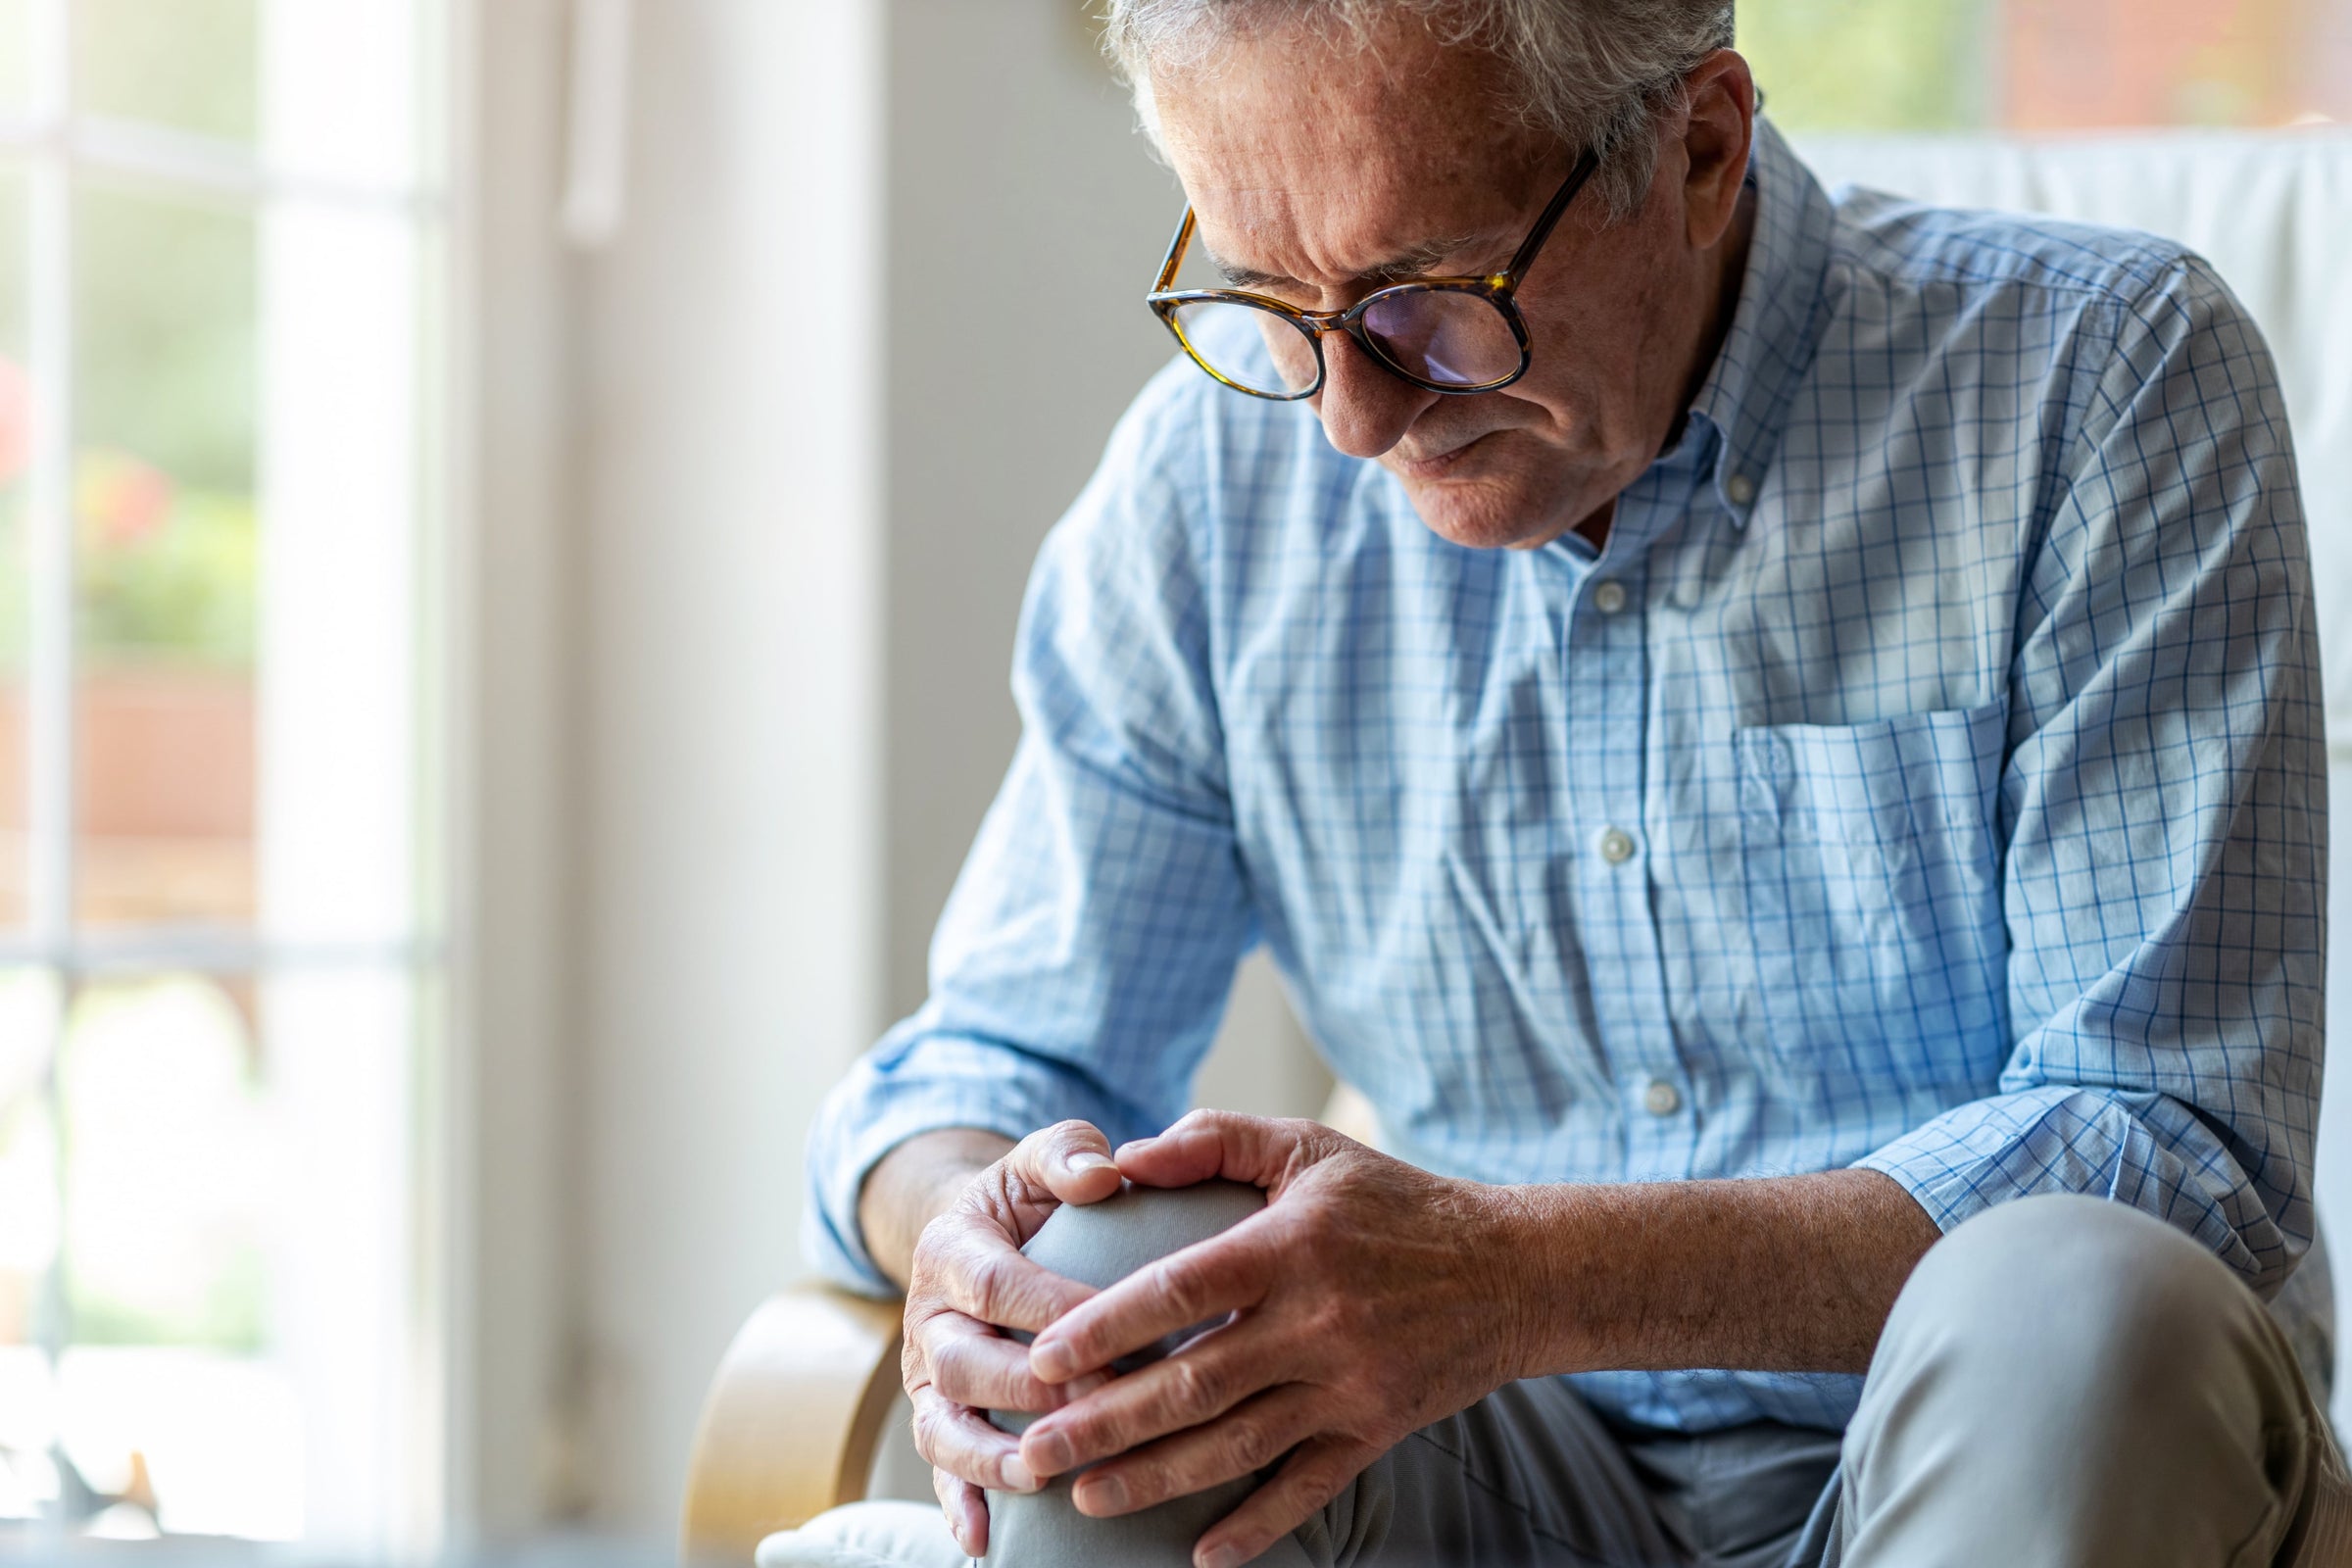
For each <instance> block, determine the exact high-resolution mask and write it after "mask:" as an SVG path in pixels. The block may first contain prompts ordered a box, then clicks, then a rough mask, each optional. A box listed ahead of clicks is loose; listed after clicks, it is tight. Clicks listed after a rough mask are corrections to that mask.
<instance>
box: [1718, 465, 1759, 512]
mask: <svg viewBox="0 0 2352 1568" xmlns="http://www.w3.org/2000/svg"><path fill="white" fill-rule="evenodd" d="M1723 493H1724V494H1725V495H1727V496H1730V497H1731V498H1732V505H1733V506H1735V507H1744V506H1746V505H1747V504H1748V503H1749V502H1751V501H1753V500H1755V499H1756V481H1755V480H1753V479H1750V478H1749V477H1748V476H1747V475H1746V474H1744V473H1735V474H1733V475H1732V476H1731V477H1730V478H1729V479H1726V480H1724V481H1723Z"/></svg>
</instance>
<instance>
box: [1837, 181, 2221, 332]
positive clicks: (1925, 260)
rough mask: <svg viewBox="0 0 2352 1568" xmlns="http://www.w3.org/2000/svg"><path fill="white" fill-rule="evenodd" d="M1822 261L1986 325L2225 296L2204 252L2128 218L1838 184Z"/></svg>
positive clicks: (1872, 287) (2139, 312)
mask: <svg viewBox="0 0 2352 1568" xmlns="http://www.w3.org/2000/svg"><path fill="white" fill-rule="evenodd" d="M1833 202H1834V207H1835V212H1836V221H1835V231H1834V236H1833V239H1832V246H1831V254H1832V266H1833V268H1834V269H1835V270H1837V271H1838V272H1839V273H1840V274H1842V275H1841V281H1842V282H1843V283H1844V284H1845V285H1846V286H1847V288H1848V289H1855V290H1859V291H1861V292H1863V293H1865V294H1869V295H1875V296H1877V297H1879V298H1881V299H1886V298H1888V297H1902V296H1910V297H1914V298H1918V299H1921V300H1922V301H1923V303H1926V302H1928V301H1930V300H1933V301H1934V302H1936V303H1937V304H1940V305H1942V306H1943V307H1944V308H1946V309H1950V310H1956V311H1958V312H1961V313H1964V314H1966V315H1968V316H1970V317H1972V318H1974V319H1978V320H1980V321H1983V322H1985V324H1987V325H1989V324H1992V323H1993V322H1994V321H1998V322H1999V323H2000V324H2002V325H2020V326H2022V325H2026V324H2028V323H2030V322H2032V321H2034V320H2035V319H2041V320H2057V319H2080V318H2081V317H2082V316H2083V314H2084V313H2085V312H2086V311H2088V312H2090V313H2092V314H2094V315H2098V316H2102V317H2104V318H2106V319H2110V320H2116V321H2119V322H2120V321H2121V320H2123V319H2128V318H2132V317H2139V318H2145V317H2147V316H2148V315H2150V314H2151V313H2152V312H2165V311H2169V310H2173V309H2178V308H2179V307H2180V306H2181V305H2183V304H2186V303H2189V302H2202V301H2213V300H2227V298H2228V291H2227V290H2226V289H2224V288H2223V287H2222V286H2221V284H2220V281H2219V279H2218V278H2217V277H2216V276H2215V275H2214V272H2213V270H2212V268H2211V267H2210V266H2209V265H2208V264H2207V263H2206V262H2205V260H2204V259H2203V258H2202V257H2200V256H2198V255H2197V254H2196V253H2195V252H2194V251H2192V250H2190V249H2189V248H2188V247H2187V246H2185V245H2182V244H2180V243H2179V242H2178V241H2176V240H2171V239H2167V238H2165V237H2163V236H2162V235H2158V234H2150V233H2146V232H2143V231H2141V230H2138V229H2131V228H2114V227H2107V226H2103V225H2100V224H2096V223H2082V222H2075V221H2067V220H2063V219H2056V218H2047V217H2042V216H2038V215H2034V214H2027V213H2012V212H1996V211H1991V210H1986V209H1978V208H1965V207H1939V206H1935V205H1931V204H1929V203H1925V202H1920V201H1915V200H1912V199H1910V198H1908V197H1902V196H1893V195H1888V194H1887V193H1886V192H1884V191H1877V190H1870V189H1865V188H1860V187H1846V188H1843V189H1840V190H1838V191H1837V192H1836V193H1835V195H1834V197H1833Z"/></svg>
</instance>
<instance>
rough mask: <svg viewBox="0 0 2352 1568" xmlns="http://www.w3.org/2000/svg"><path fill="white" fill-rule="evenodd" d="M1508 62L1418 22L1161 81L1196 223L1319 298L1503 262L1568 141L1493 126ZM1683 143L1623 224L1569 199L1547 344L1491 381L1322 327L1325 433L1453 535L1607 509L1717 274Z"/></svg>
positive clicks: (1673, 398) (1227, 61)
mask: <svg viewBox="0 0 2352 1568" xmlns="http://www.w3.org/2000/svg"><path fill="white" fill-rule="evenodd" d="M1496 70H1497V68H1496V67H1495V64H1494V62H1493V61H1492V60H1491V59H1489V58H1488V57H1486V56H1484V55H1482V54H1479V53H1477V52H1475V51H1472V50H1468V49H1462V48H1445V47H1442V46H1440V45H1439V44H1437V43H1436V42H1435V41H1433V40H1432V39H1431V38H1430V37H1429V36H1428V35H1427V33H1426V32H1425V31H1423V30H1422V29H1420V28H1419V27H1418V26H1417V25H1413V24H1412V23H1410V22H1405V23H1402V24H1400V25H1397V26H1396V27H1394V28H1392V29H1391V30H1390V31H1389V32H1388V33H1387V34H1385V35H1384V36H1381V37H1379V38H1377V39H1376V40H1375V44H1374V47H1372V48H1370V49H1366V50H1362V51H1355V50H1351V49H1332V48H1330V47H1327V46H1326V45H1324V44H1322V43H1321V42H1319V41H1318V40H1316V39H1315V38H1313V37H1312V36H1309V35H1303V34H1300V33H1298V32H1294V31H1287V30H1282V29H1274V30H1269V31H1266V32H1262V33H1256V34H1252V35H1249V36H1246V37H1243V38H1241V39H1239V40H1237V41H1235V42H1233V43H1231V44H1230V45H1228V46H1227V47H1226V48H1225V49H1224V50H1223V51H1222V52H1221V53H1220V54H1219V55H1218V56H1217V57H1216V59H1215V60H1214V61H1213V62H1212V64H1211V65H1210V67H1209V69H1206V70H1202V71H1199V72H1194V73H1184V74H1181V75H1177V76H1173V77H1168V78H1165V79H1159V78H1155V79H1154V82H1153V90H1154V97H1155V100H1156V106H1157V110H1158V114H1159V121H1160V131H1161V139H1162V141H1163V143H1164V145H1165V147H1166V149H1167V154H1168V158H1169V161H1170V162H1171V163H1172V164H1174V166H1175V169H1176V172H1177V174H1178V176H1179V177H1180V178H1182V180H1183V181H1184V188H1185V192H1186V194H1187V195H1188V196H1189V197H1190V198H1191V200H1192V204H1193V209H1194V212H1195V214H1196V217H1197V221H1198V236H1199V237H1198V239H1197V240H1196V243H1197V244H1203V245H1205V246H1206V248H1207V250H1208V252H1209V254H1210V255H1211V256H1212V257H1213V258H1214V260H1215V262H1216V263H1217V264H1218V265H1219V266H1220V267H1221V268H1222V269H1223V270H1224V271H1225V273H1226V275H1227V277H1228V278H1229V279H1231V280H1233V281H1234V282H1235V284H1236V285H1237V286H1242V287H1247V288H1249V289H1250V290H1252V291H1253V292H1256V293H1261V294H1268V295H1272V296H1274V297H1275V298H1278V299H1281V300H1284V301H1287V302H1289V303H1291V304H1294V305H1299V306H1301V307H1305V308H1308V309H1316V310H1336V309H1339V308H1342V307H1344V306H1347V305H1350V304H1352V303H1354V302H1355V301H1356V300H1357V299H1360V298H1361V297H1362V296H1363V295H1364V294H1366V293H1368V292H1369V291H1370V290H1372V289H1373V288H1376V287H1379V286H1381V285H1382V284H1383V283H1387V282H1394V281H1397V280H1398V276H1397V274H1398V272H1399V271H1400V270H1409V271H1416V272H1418V273H1419V274H1420V275H1425V276H1481V275H1485V274H1488V273H1493V272H1496V271H1499V270H1502V269H1503V268H1504V267H1505V266H1507V265H1508V264H1509V261H1510V258H1511V254H1512V252H1513V251H1514V250H1515V249H1516V248H1517V247H1518V245H1519V242H1520V241H1521V240H1522V239H1523V238H1525V237H1526V234H1527V231H1528V229H1529V228H1530V227H1531V226H1533V224H1534V222H1535V221H1536V219H1537V217H1538V216H1539V215H1540V214H1541V213H1542V211H1543V209H1544V203H1545V202H1546V201H1548V200H1549V199H1550V197H1551V195H1552V193H1553V192H1554V191H1555V190H1556V189H1557V188H1558V186H1559V183H1560V181H1561V180H1562V179H1563V178H1565V177H1566V175H1567V173H1568V171H1569V168H1570V167H1571V165H1572V164H1573V163H1574V162H1575V159H1576V156H1577V151H1578V150H1577V149H1574V148H1565V147H1560V146H1558V145H1556V144H1553V143H1548V142H1546V141H1545V140H1544V139H1542V138H1539V137H1537V136H1535V135H1534V134H1532V133H1529V132H1526V131H1523V130H1515V129H1512V128H1509V127H1507V126H1505V125H1502V124H1500V123H1498V119H1497V117H1496V116H1495V113H1494V111H1493V108H1492V105H1493V103H1494V96H1493V93H1494V88H1495V74H1494V73H1495V72H1496ZM1741 151H1742V152H1743V151H1744V148H1743V147H1742V149H1741ZM1690 162H1691V160H1690V157H1689V155H1688V154H1687V153H1686V151H1685V149H1684V147H1683V146H1682V144H1681V142H1680V140H1679V139H1677V138H1676V137H1674V136H1672V135H1669V136H1668V137H1667V139H1666V141H1665V143H1664V144H1663V145H1662V147H1661V151H1660V157H1659V164H1658V173H1657V179H1656V182H1655V184H1654V185H1653V187H1652V189H1651V191H1650V195H1649V198H1648V200H1647V202H1646V203H1645V204H1644V205H1643V207H1642V210H1641V211H1640V212H1639V213H1637V214H1635V215H1634V216H1633V217H1631V218H1630V219H1628V220H1625V221H1620V222H1616V223H1608V222H1605V221H1603V213H1602V209H1601V205H1600V199H1599V194H1598V192H1597V191H1589V192H1588V193H1586V194H1585V195H1583V196H1580V197H1579V198H1578V200H1577V202H1576V204H1575V205H1574V206H1573V207H1571V208H1570V209H1569V211H1568V214H1567V217H1566V218H1565V219H1564V220H1563V221H1561V223H1560V225H1559V227H1558V228H1556V229H1555V230H1554V231H1553V233H1552V236H1551V239H1550V242H1549V243H1548V244H1547V245H1546V246H1545V247H1544V252H1543V254H1542V255H1541V256H1540V257H1539V258H1538V259H1537V261H1536V264H1535V266H1534V267H1533V269H1531V270H1530V271H1529V272H1528V274H1527V276H1526V278H1525V279H1524V281H1523V282H1522V284H1521V287H1520V289H1519V293H1518V296H1517V298H1518V304H1519V309H1520V312H1521V314H1522V315H1523V316H1524V317H1525V318H1526V320H1527V327H1528V333H1529V336H1530V339H1531V341H1532V344H1533V349H1534V357H1533V360H1532V363H1531V364H1530V366H1529V368H1528V371H1527V374H1526V375H1525V376H1523V377H1521V378H1520V379H1519V380H1518V381H1516V382H1514V383H1512V384H1511V385H1510V386H1507V387H1505V388H1503V389H1502V390H1500V391H1498V392H1486V393H1480V394H1477V395H1474V396H1466V397H1463V396H1452V397H1449V396H1445V395H1442V394H1439V393H1435V392H1427V391H1424V390H1422V389H1421V388H1419V387H1416V386H1412V385H1410V384H1409V383H1407V382H1404V381H1401V380H1399V379H1397V377H1396V376H1394V375H1391V374H1389V373H1388V372H1387V371H1386V370H1384V369H1382V368H1380V367H1379V366H1377V365H1376V364H1374V363H1373V362H1372V361H1371V360H1370V359H1369V358H1367V357H1366V356H1365V354H1364V353H1363V351H1362V350H1361V349H1359V348H1358V347H1357V346H1356V345H1355V344H1354V343H1353V342H1352V341H1350V340H1348V339H1347V338H1345V337H1342V336H1339V335H1336V334H1335V335H1331V336H1327V337H1326V338H1325V339H1324V348H1323V352H1324V360H1325V366H1326V373H1325V380H1324V384H1323V389H1322V390H1321V391H1320V392H1319V393H1317V394H1316V396H1315V397H1314V399H1313V400H1312V402H1313V405H1314V407H1315V410H1316V412H1317V413H1318V414H1319V415H1320V416H1321V417H1322V420H1323V426H1324V429H1325V431H1326V432H1327V433H1328V435H1329V436H1330V439H1331V442H1332V444H1333V445H1334V446H1335V447H1337V448H1339V449H1340V450H1341V451H1343V452H1346V453H1348V454H1349V455H1351V456H1355V457H1362V458H1377V459H1379V460H1380V462H1381V463H1382V464H1383V465H1384V466H1386V467H1388V469H1389V470H1390V471H1391V472H1393V473H1395V474H1396V475H1397V478H1398V479H1399V480H1401V481H1402V482H1403V484H1404V487H1405V490H1406V493H1407V494H1408V495H1409V496H1410V497H1411V499H1412V502H1413V506H1414V508H1415V510H1416V511H1418V512H1419V514H1420V515H1421V517H1422V519H1423V520H1424V521H1425V522H1427V523H1428V524H1429V526H1430V527H1431V528H1433V529H1435V530H1436V531H1437V532H1438V533H1440V534H1442V535H1443V536H1445V537H1446V538H1447V539H1451V540H1453V541H1455V542H1456V543H1458V544H1464V545H1472V546H1481V547H1493V546H1506V545H1507V546H1517V547H1520V548H1532V547H1534V546H1537V545H1542V544H1544V543H1547V542H1548V541H1550V540H1552V539H1554V538H1557V537H1558V536H1559V535H1560V534H1562V533H1564V532H1566V531H1567V530H1569V529H1570V528H1573V527H1576V526H1578V525H1579V524H1580V523H1582V522H1584V521H1585V520H1586V519H1587V518H1589V517H1592V516H1594V515H1596V514H1600V513H1602V512H1603V511H1604V510H1605V509H1606V508H1607V507H1608V505H1609V504H1610V502H1611V501H1612V500H1614V498H1615V497H1616V495H1617V494H1618V492H1619V491H1621V490H1623V489H1624V488H1625V487H1626V486H1627V485H1628V484H1630V483H1632V482H1633V480H1634V479H1635V478H1636V477H1637V476H1639V475H1640V473H1641V472H1642V469H1643V468H1644V467H1646V466H1648V465H1649V463H1650V462H1651V461H1652V460H1653V459H1654V458H1655V457H1656V456H1657V453H1658V450H1659V447H1660V445H1661V443H1662V442H1663V440H1664V439H1665V437H1666V435H1667V434H1668V432H1669V431H1670V430H1671V428H1672V427H1673V424H1674V422H1675V419H1676V418H1677V417H1678V416H1679V415H1680V413H1681V411H1682V408H1683V407H1684V402H1685V400H1686V399H1687V397H1688V395H1689V393H1690V392H1691V389H1692V377H1693V370H1692V363H1691V362H1692V355H1693V352H1694V350H1695V349H1696V348H1697V347H1698V345H1699V344H1700V342H1701V341H1702V339H1704V338H1705V334H1706V332H1707V329H1708V322H1709V314H1710V310H1711V307H1712V305H1713V296H1714V295H1715V294H1716V293H1718V292H1719V272H1718V269H1717V268H1716V267H1714V266H1713V265H1712V263H1711V258H1710V256H1709V254H1708V252H1707V250H1706V248H1705V247H1703V246H1695V245H1693V244H1692V243H1691V222H1690V221H1689V215H1688V213H1687V208H1688V206H1689V202H1688V200H1687V198H1686V190H1685V185H1686V177H1687V173H1688V171H1689V168H1690ZM1700 237H1701V238H1706V237H1708V236H1707V234H1706V233H1705V232H1704V231H1703V230H1702V232H1701V236H1700ZM1702 369H1703V368H1702Z"/></svg>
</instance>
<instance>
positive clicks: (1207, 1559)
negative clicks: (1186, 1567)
mask: <svg viewBox="0 0 2352 1568" xmlns="http://www.w3.org/2000/svg"><path fill="white" fill-rule="evenodd" d="M1241 1563H1242V1549H1241V1547H1239V1546H1211V1547H1209V1548H1208V1550H1206V1551H1204V1552H1202V1553H1201V1555H1200V1556H1198V1557H1196V1558H1194V1559H1193V1568H1241Z"/></svg>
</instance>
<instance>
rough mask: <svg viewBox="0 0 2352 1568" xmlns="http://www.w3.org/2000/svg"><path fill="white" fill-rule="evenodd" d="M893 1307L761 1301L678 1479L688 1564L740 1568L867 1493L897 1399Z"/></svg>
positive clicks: (807, 1297) (807, 1293) (728, 1360)
mask: <svg viewBox="0 0 2352 1568" xmlns="http://www.w3.org/2000/svg"><path fill="white" fill-rule="evenodd" d="M901 1324H902V1315H901V1306H900V1303H899V1302H897V1301H874V1300H867V1299H864V1298H862V1297H856V1296H852V1295H850V1294H849V1293H847V1292H846V1291H840V1290H836V1289H834V1288H833V1287H831V1286H829V1285H800V1286H795V1287H793V1288H792V1289H790V1290H787V1291H784V1292H782V1293H780V1294H778V1295H776V1296H772V1297H770V1298H768V1299H767V1300H765V1301H764V1302H762V1303H760V1309H759V1310H758V1311H756V1312H754V1313H753V1314H752V1317H751V1320H750V1321H749V1322H747V1323H745V1324H744V1326H743V1329H742V1331H741V1332H740V1333H738V1334H737V1335H736V1336H735V1343H734V1344H733V1345H730V1346H729V1347H727V1353H726V1356H725V1357H724V1358H723V1359H722V1360H721V1361H720V1362H719V1365H718V1373H717V1375H716V1376H715V1377H714V1378H713V1379H712V1380H711V1392H710V1394H709V1395H708V1396H707V1397H705V1398H704V1400H703V1417H702V1421H701V1424H700V1425H699V1426H698V1427H697V1428H696V1430H695V1437H694V1455H693V1457H692V1459H690V1460H689V1461H688V1465H687V1473H686V1508H685V1519H684V1523H683V1529H682V1541H681V1545H682V1548H683V1551H684V1554H685V1558H686V1559H687V1560H689V1561H694V1560H702V1559H708V1560H710V1561H713V1562H719V1561H724V1562H734V1563H748V1562H750V1561H751V1560H752V1549H753V1548H754V1547H755V1546H757V1545H758V1544H760V1540H761V1539H762V1538H764V1537H766V1536H769V1535H772V1534H773V1533H775V1532H776V1531H779V1530H789V1529H791V1528H793V1527H794V1526H796V1525H800V1524H804V1523H806V1522H807V1521H809V1520H810V1519H812V1518H814V1517H815V1516H816V1515H818V1514H820V1513H822V1512H824V1511H825V1510H826V1509H827V1508H831V1507H834V1506H837V1505H838V1504H841V1503H844V1502H855V1501H857V1500H858V1498H859V1497H861V1496H863V1495H865V1480H866V1474H867V1472H868V1471H869V1470H870V1469H871V1468H872V1466H873V1461H874V1446H875V1444H876V1442H877V1440H879V1438H880V1437H881V1434H882V1423H883V1420H884V1418H885V1417H886V1416H887V1415H888V1413H889V1410H890V1403H891V1399H892V1397H894V1396H895V1395H896V1394H897V1393H898V1390H899V1339H900V1332H901Z"/></svg>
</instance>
